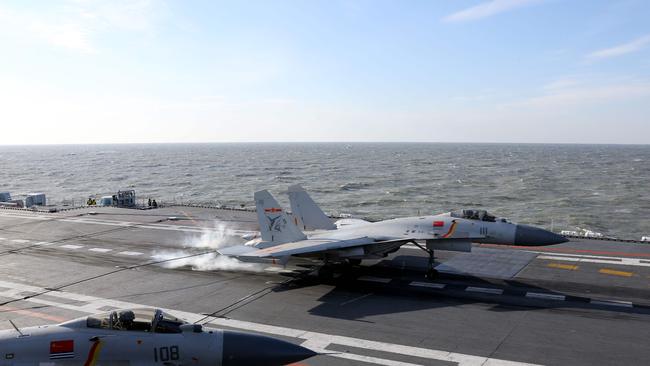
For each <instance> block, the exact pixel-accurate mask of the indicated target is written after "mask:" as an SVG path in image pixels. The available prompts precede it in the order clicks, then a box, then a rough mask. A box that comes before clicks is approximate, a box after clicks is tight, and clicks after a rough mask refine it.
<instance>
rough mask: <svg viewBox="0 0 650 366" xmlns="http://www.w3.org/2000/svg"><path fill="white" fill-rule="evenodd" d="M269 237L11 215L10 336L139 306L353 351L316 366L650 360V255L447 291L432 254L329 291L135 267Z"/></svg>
mask: <svg viewBox="0 0 650 366" xmlns="http://www.w3.org/2000/svg"><path fill="white" fill-rule="evenodd" d="M90 211H95V212H96V213H97V214H96V215H89V212H90ZM171 216H175V217H179V218H182V219H181V220H174V221H171V220H168V218H169V217H171ZM256 226H257V224H256V220H255V215H254V213H252V212H245V211H231V210H218V209H208V208H192V207H167V208H160V209H156V210H148V211H139V210H126V209H116V208H96V209H79V210H70V211H65V212H59V213H55V214H34V213H29V212H24V211H14V210H0V302H6V301H10V300H14V301H13V302H10V303H8V304H6V305H4V306H1V307H0V328H2V329H6V328H10V327H11V325H10V324H9V322H6V321H5V320H7V319H12V320H14V322H15V323H17V324H18V325H19V326H29V325H37V324H46V323H56V322H60V321H63V320H67V319H72V318H74V317H78V316H82V315H86V314H89V313H92V312H97V311H103V310H108V309H111V308H115V307H120V306H126V305H136V304H137V305H147V306H157V307H163V308H166V309H171V310H177V311H179V312H186V313H194V314H204V313H213V312H216V314H217V315H219V316H220V317H219V318H213V319H212V321H211V324H212V325H214V326H221V327H232V328H236V329H246V330H250V331H257V332H263V333H267V334H273V335H276V336H281V337H285V338H286V339H289V340H292V341H294V342H296V343H303V342H304V343H305V345H307V346H309V345H314V346H318V347H325V348H326V349H327V350H330V351H333V352H340V354H338V355H334V356H318V357H316V358H313V359H311V360H308V361H306V362H305V363H306V364H308V365H368V364H380V365H402V366H405V365H412V364H415V365H454V364H463V365H469V364H478V365H480V364H486V365H487V364H500V363H503V360H507V361H513V362H520V363H533V364H548V365H567V364H571V365H592V364H599V365H608V364H609V365H614V364H616V365H619V364H628V365H643V364H647V363H648V360H650V245H649V244H635V243H621V242H612V241H600V240H572V241H571V242H569V243H565V244H562V245H558V246H553V247H542V248H510V247H497V246H491V245H482V246H478V245H477V246H475V248H474V251H473V252H472V253H454V252H442V251H441V252H439V253H437V261H439V262H440V263H442V264H441V265H440V266H439V269H441V270H445V272H446V273H443V274H442V275H441V276H440V278H439V279H437V280H435V281H427V280H425V279H424V278H423V275H422V269H423V268H424V267H425V266H426V255H425V254H424V253H422V251H421V250H419V249H416V248H414V247H411V246H406V247H404V248H402V249H401V250H400V251H398V252H396V253H394V254H393V255H391V256H389V257H388V258H386V259H384V260H380V261H372V262H369V263H365V262H364V265H363V266H362V267H360V268H356V269H353V270H346V271H344V272H343V273H342V274H341V276H340V277H337V278H336V279H335V280H332V281H330V282H327V283H322V282H319V281H318V280H317V279H316V278H315V277H313V276H309V275H305V276H301V277H299V276H296V275H295V273H285V272H281V271H280V270H281V268H277V267H273V268H267V266H263V265H262V266H254V267H252V270H251V267H247V268H248V270H246V271H233V270H223V269H218V270H204V271H201V270H192V269H191V268H189V267H188V266H182V267H178V268H166V267H164V266H162V265H146V266H141V267H137V268H128V267H129V266H134V265H138V264H146V263H149V262H152V261H154V260H159V259H161V258H170V257H173V256H175V255H176V256H180V255H189V254H192V253H201V252H204V251H206V250H209V248H205V247H202V246H201V245H199V244H197V243H207V242H211V243H213V244H214V243H216V242H218V243H221V244H234V243H240V242H242V239H241V238H240V237H239V235H241V234H242V233H244V232H248V231H254V230H256ZM224 227H226V228H227V229H228V230H226V231H224V230H223V228H224ZM224 235H225V236H224ZM152 256H155V257H153V258H152ZM210 261H211V259H207V260H203V262H201V263H199V264H201V265H207V267H210V265H211V264H213V263H210ZM194 263H195V264H196V262H194ZM169 264H172V262H170V263H169ZM228 266H229V263H225V264H223V266H217V267H219V268H230V267H228ZM108 273H111V274H108ZM95 276H99V277H97V278H95V279H91V278H92V277H95ZM79 281H81V282H79ZM48 288H50V289H51V288H57V289H58V290H57V291H47V290H45V289H48ZM43 291H45V292H46V293H45V294H41V295H38V296H35V297H30V298H27V299H23V298H24V297H27V296H33V295H34V294H39V293H41V292H43ZM251 294H254V295H253V296H250V297H247V296H249V295H251ZM241 299H244V300H243V301H241ZM269 326H271V327H269ZM306 332H310V333H306ZM488 358H489V359H488Z"/></svg>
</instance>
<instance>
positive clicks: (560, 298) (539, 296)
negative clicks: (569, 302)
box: [526, 292, 566, 301]
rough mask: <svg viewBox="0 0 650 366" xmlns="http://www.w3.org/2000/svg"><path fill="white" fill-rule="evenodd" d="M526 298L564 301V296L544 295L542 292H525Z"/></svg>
mask: <svg viewBox="0 0 650 366" xmlns="http://www.w3.org/2000/svg"><path fill="white" fill-rule="evenodd" d="M526 297H530V298H532V299H545V300H557V301H564V300H565V299H566V296H564V295H556V294H546V293H543V292H526Z"/></svg>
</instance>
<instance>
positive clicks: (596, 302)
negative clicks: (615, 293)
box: [589, 299, 633, 308]
mask: <svg viewBox="0 0 650 366" xmlns="http://www.w3.org/2000/svg"><path fill="white" fill-rule="evenodd" d="M589 303H591V304H593V305H606V306H620V307H624V308H631V307H633V305H632V303H631V302H629V301H622V300H595V299H591V301H589Z"/></svg>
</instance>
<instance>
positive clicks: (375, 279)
mask: <svg viewBox="0 0 650 366" xmlns="http://www.w3.org/2000/svg"><path fill="white" fill-rule="evenodd" d="M357 280H359V281H367V282H379V283H389V282H390V281H392V279H390V278H383V277H373V276H361V277H359V278H357Z"/></svg>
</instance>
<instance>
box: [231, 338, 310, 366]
mask: <svg viewBox="0 0 650 366" xmlns="http://www.w3.org/2000/svg"><path fill="white" fill-rule="evenodd" d="M316 355H317V353H316V352H314V351H312V350H310V349H307V348H305V347H302V346H298V345H296V344H293V343H290V342H287V341H283V340H280V339H275V338H271V337H266V336H262V335H257V334H247V333H241V332H235V331H229V330H224V332H223V358H222V360H223V363H222V365H223V366H280V365H287V364H290V363H294V362H298V361H301V360H304V359H306V358H309V357H312V356H316Z"/></svg>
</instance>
